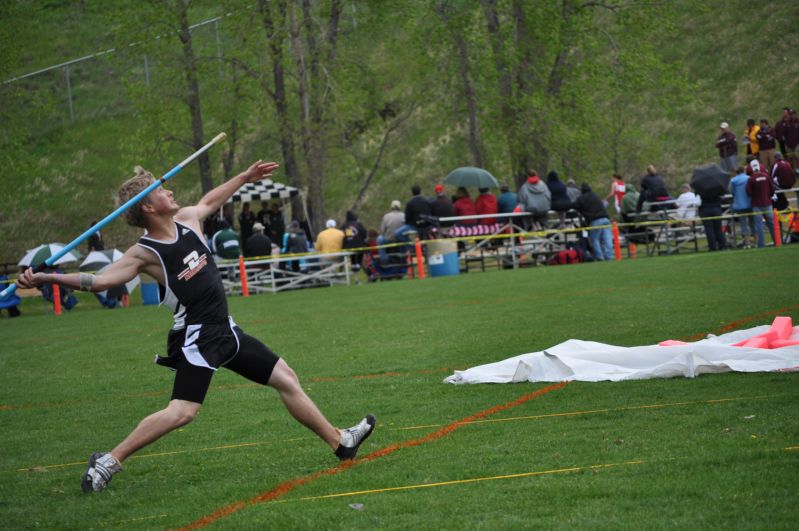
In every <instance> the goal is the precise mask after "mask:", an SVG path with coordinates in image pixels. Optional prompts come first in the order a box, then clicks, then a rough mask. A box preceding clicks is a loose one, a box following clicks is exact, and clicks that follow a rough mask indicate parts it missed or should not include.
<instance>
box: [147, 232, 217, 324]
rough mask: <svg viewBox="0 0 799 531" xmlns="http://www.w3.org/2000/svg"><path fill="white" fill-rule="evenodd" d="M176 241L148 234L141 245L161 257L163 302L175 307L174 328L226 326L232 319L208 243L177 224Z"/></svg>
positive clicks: (173, 308)
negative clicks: (163, 281)
mask: <svg viewBox="0 0 799 531" xmlns="http://www.w3.org/2000/svg"><path fill="white" fill-rule="evenodd" d="M175 225H176V227H175V230H176V233H177V237H176V238H175V240H174V241H172V242H164V241H160V240H154V239H152V238H150V237H148V236H147V235H146V234H145V235H144V236H142V237H141V238H140V239H139V245H141V246H142V247H144V248H145V249H149V250H151V251H152V252H154V253H155V254H156V255H158V258H159V259H160V260H161V267H163V269H164V279H165V282H166V286H162V288H163V291H164V292H165V294H164V296H163V297H162V298H161V303H162V304H165V305H167V306H169V307H170V308H172V310H173V312H174V318H175V326H174V327H173V328H174V329H180V328H183V327H184V326H185V325H187V324H222V323H226V322H227V320H228V309H227V299H226V298H225V289H224V287H223V286H222V278H221V276H220V274H219V269H217V267H216V264H215V263H214V260H213V257H212V254H211V251H210V250H209V249H208V247H207V246H206V244H205V242H204V241H203V240H202V239H201V238H200V237H199V236H198V235H197V233H196V232H194V231H193V230H192V229H191V228H190V227H187V226H186V225H182V224H180V223H178V222H175Z"/></svg>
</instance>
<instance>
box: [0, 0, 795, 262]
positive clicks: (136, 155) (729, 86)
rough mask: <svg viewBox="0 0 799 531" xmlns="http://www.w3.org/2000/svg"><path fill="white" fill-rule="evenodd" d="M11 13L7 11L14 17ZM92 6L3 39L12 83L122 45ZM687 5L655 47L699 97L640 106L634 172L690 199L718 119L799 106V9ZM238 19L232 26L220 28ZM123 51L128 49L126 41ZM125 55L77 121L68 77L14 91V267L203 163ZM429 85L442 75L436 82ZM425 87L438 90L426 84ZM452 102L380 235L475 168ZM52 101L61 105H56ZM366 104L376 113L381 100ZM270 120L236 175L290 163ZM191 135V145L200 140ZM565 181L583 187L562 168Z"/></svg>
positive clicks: (380, 205) (392, 177)
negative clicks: (687, 188)
mask: <svg viewBox="0 0 799 531" xmlns="http://www.w3.org/2000/svg"><path fill="white" fill-rule="evenodd" d="M9 5H11V4H7V5H6V6H4V8H3V9H9ZM13 5H15V6H20V5H23V4H22V3H20V4H13ZM80 5H81V6H82V9H84V10H85V11H84V12H82V13H80V17H79V20H80V21H81V23H80V24H77V23H76V22H75V21H76V20H77V19H76V17H77V15H76V11H75V10H76V9H77V7H76V5H75V4H72V3H69V2H63V3H59V2H50V3H36V2H34V3H32V4H31V9H30V12H29V13H27V14H28V15H29V18H31V19H35V23H33V20H31V23H30V24H27V25H26V26H25V27H21V26H14V27H9V26H6V27H4V28H2V31H0V39H1V40H0V44H5V45H7V46H4V50H3V52H2V54H3V55H2V56H0V59H2V60H0V74H1V75H2V78H3V80H7V79H10V78H12V77H14V76H18V75H21V74H23V73H25V72H31V71H34V70H37V69H39V68H44V67H46V66H48V65H55V64H59V63H61V62H63V61H67V60H69V59H73V58H76V57H82V56H85V55H88V54H91V53H94V52H97V51H101V50H108V49H109V48H112V47H115V46H120V43H119V42H117V41H116V40H115V39H114V37H113V35H112V32H113V29H114V27H113V25H109V24H108V14H107V13H105V12H103V11H102V9H101V4H98V3H94V2H86V3H83V2H81V3H80ZM119 5H120V6H124V5H128V6H130V8H131V9H135V5H136V4H135V2H133V3H129V4H128V3H122V2H120V3H119ZM203 5H204V12H202V11H198V12H197V13H196V17H197V20H198V21H199V20H206V19H207V18H210V17H211V16H212V15H214V14H216V13H219V10H218V9H217V8H216V7H215V5H214V4H213V3H207V4H201V7H203ZM674 6H675V11H676V12H677V15H676V16H677V19H676V22H675V26H676V29H677V31H678V34H679V35H680V37H679V38H678V39H676V40H675V39H668V40H664V41H663V42H656V43H655V47H656V48H657V49H659V50H660V51H661V53H662V56H663V57H664V58H665V59H666V62H668V63H671V64H673V65H680V66H681V67H682V68H683V69H684V72H685V74H686V78H687V80H688V82H689V86H688V88H687V90H686V91H685V93H684V95H682V96H681V97H680V98H679V99H678V100H675V101H672V102H671V103H670V104H669V105H666V106H663V105H656V106H650V105H644V106H642V107H641V108H636V109H631V110H630V111H631V112H630V113H629V114H630V115H631V120H632V121H633V122H634V123H633V126H634V128H637V129H640V130H641V131H644V132H645V133H644V134H643V136H641V137H640V138H639V139H637V140H636V139H633V140H631V143H630V146H628V151H627V152H626V153H625V154H624V155H625V156H624V158H623V160H622V161H621V164H620V170H621V172H622V173H623V174H624V175H626V176H628V177H637V176H639V175H640V174H641V173H642V172H643V168H644V167H645V166H646V164H648V163H653V164H655V165H656V166H657V167H658V168H659V169H660V170H661V171H662V173H663V174H664V176H665V177H666V178H667V180H668V182H669V184H670V185H671V186H672V188H673V189H674V190H676V189H677V187H678V186H679V184H681V183H682V182H685V181H687V180H688V178H689V177H690V171H691V169H692V168H693V167H694V166H696V165H699V164H702V163H705V162H708V161H715V160H716V150H715V149H714V147H713V145H714V140H715V136H716V135H717V131H718V123H719V122H721V121H728V122H729V123H730V124H732V126H733V129H734V131H735V132H736V133H737V134H739V135H740V133H741V131H742V130H743V127H744V124H745V121H746V119H747V118H750V117H752V118H756V119H759V118H761V117H767V118H769V119H770V120H772V122H773V121H775V120H776V119H777V117H778V116H779V115H780V112H781V109H782V107H784V106H786V105H788V106H794V107H796V106H799V101H797V100H798V99H799V90H797V89H799V83H797V80H799V64H797V62H796V60H795V51H796V49H797V45H799V7H797V6H795V5H792V4H791V3H787V2H780V1H765V2H760V3H755V4H753V3H751V2H745V1H743V0H736V1H730V2H712V3H706V2H700V1H689V0H679V1H678V2H675V3H674ZM23 7H24V6H23ZM17 14H18V13H17ZM348 15H349V16H353V13H349V12H348ZM193 22H194V21H193ZM225 23H226V22H225V21H224V20H223V21H222V22H221V23H220V24H225ZM362 24H363V25H364V26H365V24H366V23H364V22H362ZM212 28H213V26H212V25H207V26H203V27H202V28H199V29H197V30H195V32H197V35H198V42H200V41H199V39H200V38H202V39H205V40H204V41H202V42H204V43H205V44H204V45H205V46H207V47H209V49H210V50H211V52H209V53H213V42H214V41H213V39H214V35H213V29H212ZM202 32H205V33H202ZM42 34H46V35H48V39H39V38H38V37H39V36H41V35H42ZM129 36H130V34H126V37H129ZM392 38H395V39H398V38H401V36H400V37H397V36H393V37H392ZM128 42H130V41H128ZM650 44H651V43H650ZM120 50H124V49H123V48H122V47H121V46H120ZM125 53H129V52H125ZM120 54H121V52H120V53H117V54H116V55H114V54H109V55H105V56H101V57H98V58H97V59H94V60H92V61H86V62H84V63H80V64H78V65H75V66H74V67H72V69H71V70H70V82H71V87H70V90H71V91H72V97H73V107H72V110H71V112H72V114H73V115H74V119H73V118H71V117H70V111H69V106H68V101H67V97H66V92H65V89H66V87H65V77H64V72H63V70H57V71H54V72H49V73H47V74H43V75H40V76H35V77H31V78H27V79H25V80H20V81H14V82H11V83H6V84H3V85H2V88H1V89H0V109H3V110H0V118H4V120H3V125H0V146H4V149H3V153H2V154H0V156H2V157H3V159H2V160H3V164H2V165H0V179H2V181H1V182H2V183H3V188H4V192H5V193H4V194H2V196H0V230H2V234H3V238H2V240H0V262H16V261H17V260H18V259H19V257H21V256H22V254H23V253H24V251H25V250H26V249H27V248H31V247H33V246H35V245H37V244H39V243H44V242H49V241H61V242H68V241H70V240H71V239H72V238H74V237H75V236H76V235H78V234H79V233H81V232H82V231H83V230H85V229H86V227H87V226H88V225H89V223H90V222H91V221H92V220H96V219H99V218H101V217H103V216H104V215H105V214H107V213H108V212H110V211H111V210H112V209H113V204H112V198H113V195H114V193H115V190H116V187H117V185H118V184H119V182H120V181H121V180H122V179H123V178H124V177H125V176H126V175H128V174H129V172H130V170H131V168H132V167H133V165H135V164H143V165H144V166H146V167H148V168H149V169H151V170H152V171H153V172H154V173H157V174H163V173H165V172H166V171H167V170H169V169H170V168H171V167H172V166H173V165H175V164H176V163H177V162H179V161H180V160H182V159H183V158H184V157H185V156H186V155H187V154H188V153H187V149H186V147H185V144H184V143H183V142H184V140H183V139H179V138H173V139H171V140H167V141H163V138H165V136H166V135H163V134H162V135H161V136H160V137H158V136H154V135H153V134H152V131H153V130H154V129H155V130H158V128H159V127H161V129H160V131H162V132H163V130H164V129H163V127H164V123H166V122H169V121H170V120H177V121H178V122H179V124H183V123H184V122H185V125H184V126H183V127H184V129H185V130H188V122H187V119H186V118H179V119H178V118H177V117H178V116H179V113H178V109H180V105H181V103H180V101H179V100H178V99H175V100H169V99H167V100H160V101H159V102H158V103H160V104H161V105H162V106H163V109H161V110H159V113H160V114H157V115H155V116H157V117H158V120H160V122H157V123H156V121H153V120H152V119H150V118H147V119H145V117H146V116H147V117H149V116H153V115H152V114H146V112H145V109H143V108H140V107H137V105H136V104H134V100H132V99H131V96H130V94H131V93H130V92H129V79H128V78H129V77H131V76H142V75H144V68H145V67H144V66H143V63H141V61H140V59H139V58H136V60H137V61H139V62H138V63H136V66H135V68H132V69H130V70H125V69H124V68H123V67H122V65H121V63H120V62H119V61H118V59H119V56H120ZM126 57H127V56H126ZM128 59H129V58H128ZM393 60H399V58H395V59H393ZM386 61H387V63H386V64H385V65H380V64H377V65H374V66H373V67H372V68H373V69H375V70H376V71H377V72H376V73H375V72H370V73H368V74H367V73H366V72H365V71H364V75H374V76H376V77H375V79H378V80H382V82H381V83H380V84H375V86H374V87H372V89H371V90H372V91H373V92H375V93H376V96H375V95H368V94H367V95H365V96H363V97H364V98H367V99H368V98H375V100H376V101H377V102H378V103H379V102H380V93H381V91H383V92H385V94H387V96H386V98H387V97H388V95H389V94H394V93H393V92H392V91H393V90H395V86H396V85H395V86H391V83H395V81H396V80H395V79H394V78H388V77H387V76H389V75H390V74H388V73H385V72H382V70H383V69H384V70H386V71H388V70H396V65H392V64H391V63H389V62H388V61H389V59H388V58H387V59H386ZM394 75H400V74H398V73H396V72H395V73H394ZM409 75H410V74H409ZM426 75H430V74H426ZM381 76H382V77H381ZM117 79H119V81H113V80H117ZM398 79H399V78H398ZM414 79H419V80H420V81H426V80H428V78H426V77H424V76H421V77H419V78H414ZM415 89H416V90H419V91H420V93H424V92H425V87H415ZM653 90H655V88H653ZM439 91H440V92H441V94H442V96H441V97H442V98H443V97H445V96H444V94H445V91H444V89H442V88H435V89H432V93H433V94H432V95H429V99H426V100H424V101H423V102H422V103H425V105H424V106H421V107H420V108H419V109H417V110H416V111H415V113H414V114H413V115H412V116H411V117H410V118H409V119H408V121H407V122H406V123H404V124H403V126H402V128H400V129H398V131H397V132H396V133H395V134H394V136H393V137H392V138H391V140H390V141H389V142H388V144H387V146H386V153H385V155H384V158H383V159H382V164H381V166H380V168H379V171H378V172H377V174H376V176H375V181H374V183H373V185H372V187H371V188H370V189H369V191H368V193H367V195H366V199H365V201H364V203H363V204H362V206H361V208H360V213H361V219H362V220H363V221H364V223H365V225H366V226H367V227H373V226H376V225H377V224H379V220H380V216H381V215H382V214H383V212H384V211H385V210H386V209H387V205H388V204H389V202H390V201H391V200H392V199H394V198H399V199H405V198H407V196H408V195H409V193H408V191H407V189H408V188H409V187H410V184H411V183H419V184H422V185H423V186H425V187H426V188H427V191H428V192H429V191H430V189H431V188H432V186H433V184H435V183H436V182H438V181H440V180H441V179H442V178H443V176H444V175H446V173H448V171H449V170H451V169H452V168H453V167H454V166H455V165H460V164H459V162H460V160H465V159H466V158H467V157H466V156H465V153H464V155H463V156H462V157H459V155H458V149H460V147H459V146H461V147H463V150H464V151H465V142H464V141H452V139H451V137H452V135H453V134H454V133H457V131H454V132H453V130H452V129H447V128H444V129H441V128H437V127H435V126H434V124H430V123H428V122H427V121H426V120H427V114H428V113H430V112H432V110H433V109H434V108H435V107H437V106H438V104H437V103H436V101H435V100H434V97H438V96H435V95H436V94H438V93H439ZM43 92H45V93H47V94H48V95H47V96H42V93H43ZM395 95H396V94H395ZM397 97H399V96H397ZM364 101H365V103H364V108H366V106H367V105H368V104H371V103H370V101H367V100H364ZM442 102H443V100H442ZM222 103H224V99H223V100H222V102H221V103H220V104H222ZM225 112H226V111H225V110H224V109H221V110H220V109H216V108H213V107H207V108H206V115H207V116H210V117H211V118H209V120H208V122H209V123H208V125H207V127H206V134H207V137H208V138H210V137H212V136H213V135H215V134H216V133H217V132H219V131H220V130H226V129H227V126H226V124H227V121H226V118H227V115H226V114H225ZM269 119H270V117H269V116H258V115H251V116H243V117H242V120H241V123H242V124H247V125H248V127H249V129H248V132H249V137H248V138H249V140H248V141H246V142H242V143H241V144H239V148H238V151H237V153H236V158H237V160H238V161H239V162H238V165H237V168H241V167H243V166H244V164H245V163H246V162H249V161H250V160H251V159H255V158H272V159H280V155H279V153H280V149H279V145H278V142H277V139H276V138H274V136H273V135H274V133H273V132H271V131H270V130H269V129H266V128H265V126H262V124H265V123H266V122H268V121H269ZM20 123H26V124H28V125H30V126H31V127H33V128H34V130H35V133H34V134H30V135H28V134H27V133H26V134H23V133H21V132H19V130H18V127H16V125H15V124H20ZM378 125H379V124H378ZM370 126H371V127H373V129H371V130H370V129H369V127H370ZM364 127H365V128H366V130H367V132H366V133H365V134H364V138H363V145H364V146H365V147H364V153H363V156H362V157H360V158H355V157H354V156H353V157H351V158H349V159H347V158H341V157H339V158H338V159H336V160H333V161H331V164H332V163H335V170H334V171H331V172H330V174H329V175H328V176H327V177H326V182H325V187H324V193H325V212H324V215H325V217H336V218H339V219H341V218H343V213H344V212H345V211H346V210H347V209H348V208H349V207H350V206H351V205H352V203H353V201H354V199H355V196H356V194H357V190H358V189H359V187H360V185H361V183H362V182H363V179H364V178H365V176H366V175H367V174H368V173H369V172H370V171H371V170H372V166H373V164H374V160H375V153H376V152H377V148H378V147H379V145H380V142H381V140H382V135H383V132H382V131H381V130H379V129H377V127H376V126H375V124H374V122H368V123H366V125H364ZM591 133H592V134H594V133H595V134H596V135H601V134H602V132H601V131H596V132H591ZM183 136H185V137H188V136H189V133H188V132H187V133H186V134H185V135H183ZM159 138H160V139H161V140H159ZM589 138H590V135H589ZM245 140H247V139H245ZM456 140H457V139H456ZM639 145H640V149H639ZM418 146H421V147H418ZM442 146H444V147H442ZM492 149H493V151H492V152H491V153H490V155H491V157H493V160H494V161H496V163H495V164H493V165H492V166H491V167H490V168H489V169H492V170H493V171H494V172H495V173H496V174H497V177H498V178H500V179H501V180H506V181H507V180H508V179H509V178H510V175H509V174H508V165H507V163H506V162H503V161H502V157H503V153H502V152H501V150H499V149H496V148H493V147H492ZM409 150H412V151H410V152H409ZM224 153H225V149H224V148H220V149H217V150H216V151H215V152H214V153H213V154H212V157H211V162H212V165H213V175H214V179H215V182H219V181H220V180H221V178H222V173H223V172H222V156H223V154H224ZM353 153H355V151H353ZM556 169H559V170H560V168H557V167H556ZM610 171H611V169H610V168H609V167H607V165H606V164H604V163H600V162H597V164H596V165H595V166H594V167H591V166H589V167H587V168H586V169H584V170H581V172H580V173H576V174H575V175H574V177H576V178H578V179H579V180H586V181H588V182H590V183H592V184H594V185H595V186H598V187H599V188H601V189H604V187H605V186H606V178H605V177H604V176H606V175H608V174H609V173H610ZM561 175H562V176H563V177H569V176H570V175H564V172H562V171H561ZM172 188H174V189H175V190H176V191H177V192H178V194H179V197H181V199H182V202H183V203H186V202H190V201H193V200H196V199H197V198H198V197H199V196H200V194H201V191H200V185H199V173H198V168H197V167H196V165H195V166H192V167H189V168H187V169H186V170H184V171H183V172H182V173H181V174H179V176H178V177H176V178H175V180H174V183H173V184H172ZM135 234H136V231H133V230H132V229H129V228H127V227H126V226H125V225H124V224H123V223H122V222H121V221H116V222H114V223H113V224H112V225H111V226H109V228H108V229H107V230H106V231H105V239H106V242H107V244H108V245H111V246H117V247H124V246H127V245H129V244H130V242H131V241H132V240H133V238H134V237H135Z"/></svg>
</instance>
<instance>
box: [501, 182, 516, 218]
mask: <svg viewBox="0 0 799 531" xmlns="http://www.w3.org/2000/svg"><path fill="white" fill-rule="evenodd" d="M499 192H500V193H499V197H498V198H497V211H499V213H500V214H510V213H511V212H513V209H514V208H516V205H518V204H519V201H518V199H517V198H516V192H511V191H510V188H509V187H508V185H507V184H503V185H502V186H500V187H499Z"/></svg>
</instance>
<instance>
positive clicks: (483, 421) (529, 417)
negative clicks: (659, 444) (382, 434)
mask: <svg viewBox="0 0 799 531" xmlns="http://www.w3.org/2000/svg"><path fill="white" fill-rule="evenodd" d="M777 396H782V395H761V396H742V397H735V398H716V399H712V400H699V401H695V402H670V403H666V404H644V405H640V406H623V407H616V408H607V409H589V410H585V411H567V412H563V413H546V414H542V415H525V416H522V417H507V418H501V419H480V420H473V421H469V422H464V423H463V424H486V423H491V422H514V421H517V420H537V419H546V418H554V417H575V416H579V415H594V414H597V413H610V412H611V411H633V410H636V409H658V408H666V407H675V406H690V405H697V404H720V403H724V402H733V401H736V400H765V399H768V398H774V397H777ZM443 425H444V424H426V425H420V426H407V427H403V428H395V429H396V430H398V431H404V430H418V429H425V428H438V427H441V426H443Z"/></svg>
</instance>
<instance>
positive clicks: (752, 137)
mask: <svg viewBox="0 0 799 531" xmlns="http://www.w3.org/2000/svg"><path fill="white" fill-rule="evenodd" d="M759 132H760V126H759V125H757V124H756V123H755V119H754V118H749V119H748V120H747V121H746V127H744V138H743V144H744V145H745V146H746V154H747V156H748V155H751V156H752V157H753V158H756V159H758V160H760V143H759V141H758V139H757V134H758V133H759Z"/></svg>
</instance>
